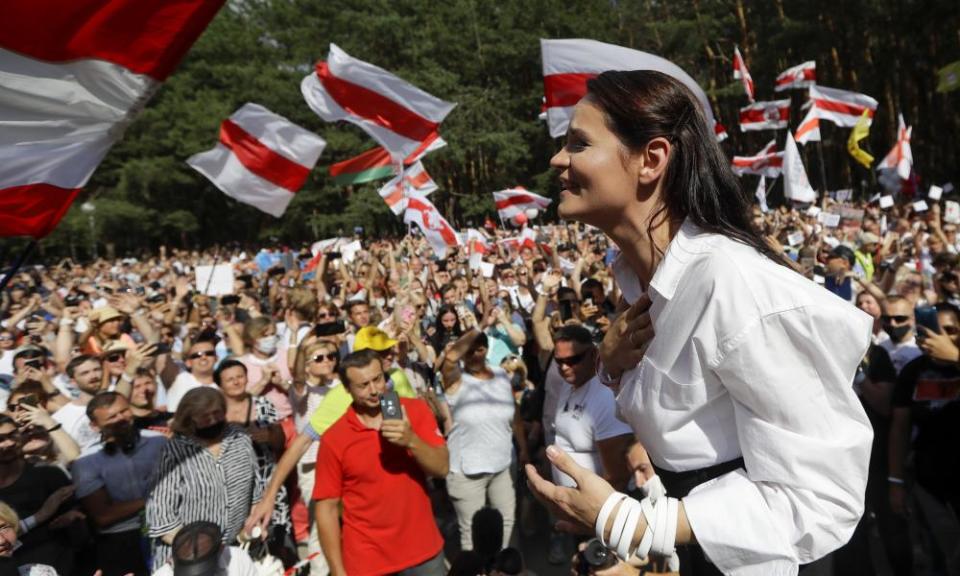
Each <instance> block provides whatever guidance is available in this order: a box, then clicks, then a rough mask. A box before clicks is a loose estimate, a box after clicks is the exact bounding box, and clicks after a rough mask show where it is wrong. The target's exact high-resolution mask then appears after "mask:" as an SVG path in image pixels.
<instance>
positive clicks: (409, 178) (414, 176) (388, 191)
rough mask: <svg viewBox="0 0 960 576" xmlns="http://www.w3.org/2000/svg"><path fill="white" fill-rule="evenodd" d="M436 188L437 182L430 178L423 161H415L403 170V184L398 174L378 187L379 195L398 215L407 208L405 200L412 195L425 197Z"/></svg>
mask: <svg viewBox="0 0 960 576" xmlns="http://www.w3.org/2000/svg"><path fill="white" fill-rule="evenodd" d="M436 189H437V183H436V182H434V181H433V178H430V175H429V174H427V171H426V169H425V168H424V167H423V163H422V162H420V161H417V162H415V163H414V164H413V166H410V167H409V168H406V169H404V171H403V186H402V187H401V186H400V175H399V174H398V175H396V176H395V177H394V178H392V179H391V180H390V181H389V182H387V183H386V184H384V185H383V187H382V188H380V197H381V198H383V201H384V202H386V203H387V206H389V207H390V210H391V211H392V212H393V213H394V214H396V215H397V216H400V215H401V214H403V212H404V211H405V210H406V209H407V200H408V199H409V198H412V197H414V196H419V197H425V196H427V195H428V194H430V193H431V192H433V191H434V190H436Z"/></svg>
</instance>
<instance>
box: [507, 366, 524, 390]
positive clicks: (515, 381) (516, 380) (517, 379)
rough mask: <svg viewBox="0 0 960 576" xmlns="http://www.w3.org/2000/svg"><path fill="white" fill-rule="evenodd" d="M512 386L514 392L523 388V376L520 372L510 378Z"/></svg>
mask: <svg viewBox="0 0 960 576" xmlns="http://www.w3.org/2000/svg"><path fill="white" fill-rule="evenodd" d="M510 385H511V386H513V389H514V390H520V389H521V388H523V374H521V373H520V371H519V370H517V371H516V372H514V373H513V376H511V377H510Z"/></svg>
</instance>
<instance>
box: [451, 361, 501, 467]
mask: <svg viewBox="0 0 960 576" xmlns="http://www.w3.org/2000/svg"><path fill="white" fill-rule="evenodd" d="M491 370H492V371H493V378H491V379H490V380H481V379H480V378H476V377H474V376H471V375H470V374H467V373H466V372H464V373H463V374H462V375H461V376H460V386H459V388H457V391H456V392H454V393H453V394H450V393H449V392H448V393H447V403H448V404H449V405H450V412H451V415H452V416H453V428H451V429H450V436H449V437H448V438H447V447H448V448H449V449H450V472H451V473H457V474H496V473H498V472H501V471H503V470H504V469H506V468H507V467H508V466H510V457H511V454H512V449H513V445H512V443H511V432H512V430H513V429H512V424H513V413H514V410H515V409H516V405H515V404H514V400H513V388H512V386H511V385H510V377H509V376H507V372H506V371H505V370H504V369H503V368H500V367H499V366H498V367H493V368H491Z"/></svg>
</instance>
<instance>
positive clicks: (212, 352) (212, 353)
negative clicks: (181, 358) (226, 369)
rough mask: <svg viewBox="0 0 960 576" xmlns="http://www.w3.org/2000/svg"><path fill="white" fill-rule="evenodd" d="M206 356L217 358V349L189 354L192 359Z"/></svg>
mask: <svg viewBox="0 0 960 576" xmlns="http://www.w3.org/2000/svg"><path fill="white" fill-rule="evenodd" d="M204 356H207V357H208V358H216V357H217V352H216V351H215V350H206V351H204V352H194V353H193V354H191V355H189V356H187V358H189V359H191V360H199V359H200V358H203V357H204Z"/></svg>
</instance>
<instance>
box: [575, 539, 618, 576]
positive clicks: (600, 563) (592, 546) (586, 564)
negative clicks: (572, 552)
mask: <svg viewBox="0 0 960 576" xmlns="http://www.w3.org/2000/svg"><path fill="white" fill-rule="evenodd" d="M616 563H617V557H616V556H615V555H614V554H613V552H611V551H609V550H607V549H606V548H605V547H604V546H603V544H601V543H600V541H599V540H597V539H596V538H593V539H591V540H590V541H589V542H587V547H586V548H584V549H583V550H581V551H579V552H577V574H589V573H590V570H603V569H604V568H610V567H611V566H613V565H615V564H616Z"/></svg>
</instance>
